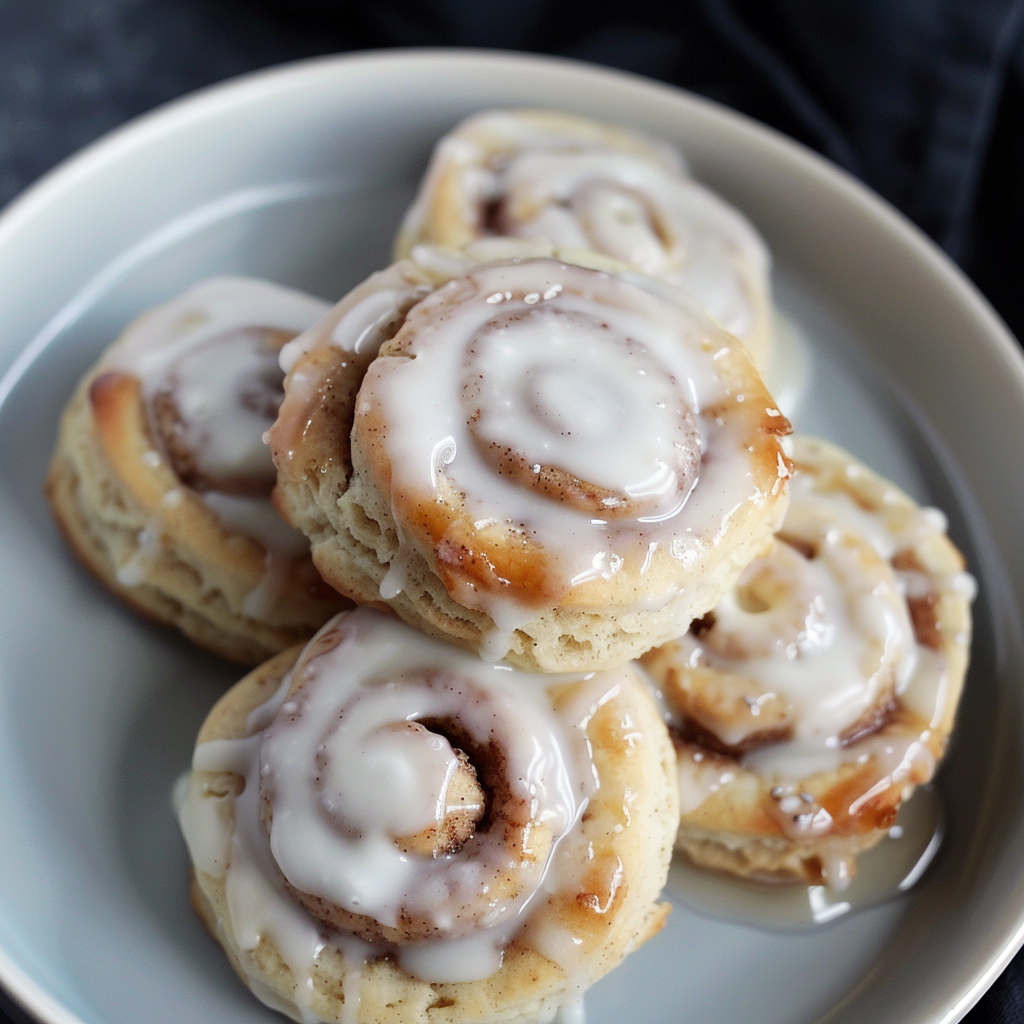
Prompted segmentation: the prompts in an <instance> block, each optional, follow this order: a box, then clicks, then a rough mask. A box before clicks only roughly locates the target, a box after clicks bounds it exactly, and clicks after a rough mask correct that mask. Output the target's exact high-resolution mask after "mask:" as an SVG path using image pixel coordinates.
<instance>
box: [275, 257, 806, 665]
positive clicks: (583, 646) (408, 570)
mask: <svg viewBox="0 0 1024 1024" xmlns="http://www.w3.org/2000/svg"><path fill="white" fill-rule="evenodd" d="M517 251H518V252H520V255H516V253H517ZM542 251H547V252H548V253H549V255H548V256H547V257H544V256H543V255H538V253H539V252H542ZM501 252H502V253H503V254H504V255H505V257H506V258H505V259H502V260H497V261H490V262H488V261H486V260H485V259H484V256H485V255H486V256H488V257H492V256H494V255H495V254H496V249H495V246H486V247H484V248H483V249H477V250H474V251H471V252H466V253H461V254H453V253H446V252H440V251H438V250H427V249H426V247H420V248H418V249H417V250H416V252H415V253H414V256H413V258H411V259H410V260H407V261H404V262H403V263H400V264H396V265H395V266H394V267H392V268H391V269H390V270H389V271H386V272H384V273H383V274H381V275H376V276H375V278H372V279H371V280H370V281H368V282H367V283H366V284H365V285H364V286H361V288H360V289H357V290H356V292H355V293H354V294H353V296H351V297H349V298H346V299H345V300H343V301H342V303H340V304H339V306H338V307H337V309H336V310H335V311H334V312H333V313H332V314H331V315H330V316H329V317H326V318H325V319H324V321H322V322H321V324H320V325H319V327H318V330H317V332H311V333H310V334H308V335H306V336H305V338H304V339H300V342H301V344H299V343H297V348H296V350H295V359H294V362H292V363H291V366H292V369H291V370H290V373H289V376H288V378H287V379H286V382H285V400H284V402H283V403H282V407H281V414H280V416H279V418H278V421H277V423H275V425H274V427H273V428H272V429H271V432H270V438H271V446H272V449H273V451H274V457H275V461H276V464H277V467H278V495H279V502H280V504H281V505H283V506H286V507H287V508H288V509H289V510H290V512H289V516H290V519H291V521H292V522H294V523H296V524H298V525H300V526H301V527H302V529H303V530H305V531H306V532H307V534H308V535H309V536H310V538H311V541H312V543H313V557H314V560H315V562H316V564H317V566H318V568H319V569H320V571H321V573H322V574H323V575H324V578H325V579H327V580H328V581H329V582H330V583H331V585H332V586H334V587H335V588H337V589H338V590H339V591H340V592H342V593H344V594H346V595H347V596H349V597H351V598H352V599H353V600H355V601H357V602H359V603H361V604H373V605H375V606H378V607H379V606H382V605H387V606H389V607H391V608H392V609H393V610H394V611H396V612H397V613H398V614H399V615H400V616H401V617H402V618H404V619H405V620H406V621H407V622H410V623H412V624H414V625H416V626H417V627H418V628H420V629H423V630H424V631H426V632H428V633H430V634H432V635H435V636H443V637H446V638H448V639H450V640H452V641H453V642H455V643H458V644H460V645H463V646H466V647H468V648H470V649H473V650H476V651H478V652H480V653H481V654H483V655H484V656H485V657H489V658H493V659H498V658H501V657H505V658H507V659H508V660H510V661H511V662H512V663H513V664H516V665H518V666H520V667H523V668H527V669H531V670H532V669H541V670H543V671H561V670H569V671H575V670H580V669H587V668H603V667H608V666H610V665H614V664H621V663H622V662H623V661H625V660H628V659H629V658H631V657H634V656H636V655H638V654H639V653H641V652H643V651H644V650H646V649H648V648H649V647H651V646H652V645H653V644H656V643H659V642H662V641H664V640H667V639H669V638H670V637H671V636H673V635H678V633H679V632H680V631H681V630H682V629H683V628H684V627H685V625H686V624H687V623H688V622H689V621H690V619H692V618H693V617H695V616H697V615H700V614H702V613H703V612H705V611H707V609H708V608H710V607H711V606H712V605H713V604H714V602H715V601H716V600H717V599H718V597H719V596H720V595H721V594H722V593H723V591H724V590H726V589H727V588H728V587H729V586H730V585H731V584H732V582H733V581H734V580H735V578H736V576H737V575H738V573H739V572H740V571H741V569H742V567H743V566H744V565H745V564H746V562H748V561H749V560H750V559H751V558H752V557H753V556H754V555H755V554H756V553H757V552H759V551H760V550H761V549H762V548H763V547H764V545H765V544H766V543H767V542H768V540H769V538H770V536H771V534H772V532H773V531H774V529H775V528H776V527H777V525H778V523H779V521H780V520H781V516H782V514H783V513H784V510H785V505H786V481H787V477H788V474H789V463H788V460H787V458H786V456H785V454H784V452H783V450H782V447H781V445H780V441H779V438H780V436H782V435H784V434H786V433H787V432H788V430H789V424H788V422H787V421H786V419H785V417H784V416H782V414H781V413H780V412H779V410H778V409H777V407H776V406H775V403H774V401H773V399H772V398H771V396H770V395H769V394H768V392H767V390H766V389H765V387H764V384H763V382H762V381H761V379H760V377H759V376H758V374H757V372H756V370H755V369H754V367H753V365H752V364H751V362H750V360H749V357H748V356H747V354H746V352H745V351H744V350H743V348H742V346H740V345H737V344H736V342H735V339H733V338H731V337H730V336H729V335H727V334H725V333H724V332H722V331H721V330H720V329H719V328H718V327H717V326H716V325H715V324H714V323H713V322H712V321H711V320H709V319H708V318H707V317H706V316H705V315H704V314H703V313H701V312H700V311H699V310H696V309H695V308H693V307H692V306H691V305H690V304H688V303H687V302H686V301H684V300H683V299H681V298H680V297H679V296H678V295H676V294H675V293H671V294H667V293H665V292H664V288H663V286H661V285H660V284H658V283H656V282H655V283H654V284H653V285H652V282H650V281H649V280H647V279H641V278H639V277H637V275H635V274H632V273H631V272H628V271H621V267H620V268H618V271H617V272H615V273H612V272H610V271H609V270H599V269H595V268H594V267H591V266H587V267H584V266H579V265H577V264H574V263H570V262H567V261H565V260H564V259H561V258H553V257H558V255H559V254H558V253H557V252H556V251H555V250H553V249H551V247H550V246H547V247H546V249H545V245H544V244H538V243H528V244H527V245H526V247H525V248H523V247H521V246H520V247H519V248H518V250H517V246H516V244H513V243H510V242H508V241H505V240H502V244H501ZM509 257H510V258H509ZM403 283H404V287H402V285H403ZM388 309H390V310H391V311H392V312H391V313H389V312H388ZM382 310H383V312H382ZM381 325H385V328H384V329H381ZM368 338H369V339H371V340H369V341H368ZM286 358H290V355H289V353H288V352H287V351H286ZM339 392H340V393H341V394H343V395H345V396H348V397H347V398H346V400H345V401H344V402H343V403H341V404H339V403H338V402H337V401H335V399H334V397H333V396H334V395H335V394H337V393H339Z"/></svg>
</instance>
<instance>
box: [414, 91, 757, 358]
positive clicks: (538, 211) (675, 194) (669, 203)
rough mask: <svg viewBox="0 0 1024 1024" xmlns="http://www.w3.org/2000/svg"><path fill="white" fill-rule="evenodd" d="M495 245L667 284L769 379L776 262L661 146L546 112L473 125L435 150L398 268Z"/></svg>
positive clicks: (475, 119) (742, 221)
mask: <svg viewBox="0 0 1024 1024" xmlns="http://www.w3.org/2000/svg"><path fill="white" fill-rule="evenodd" d="M490 235H511V236H517V237H525V238H543V239H546V240H548V241H550V242H551V243H552V244H554V245H557V246H559V247H560V248H561V249H563V250H567V249H578V250H593V251H595V252H598V253H603V254H604V255H606V256H610V257H612V258H613V259H615V260H618V261H621V262H622V263H625V264H628V265H630V266H632V267H633V268H634V269H636V270H639V271H641V272H643V273H645V274H648V275H650V276H652V277H657V278H661V279H663V280H665V281H668V282H670V283H671V284H672V285H674V286H677V287H679V288H682V289H683V290H684V291H686V293H687V294H688V295H690V296H691V297H692V298H693V299H694V300H695V301H696V302H697V303H698V304H699V305H701V306H702V307H703V308H704V309H705V310H706V311H707V312H708V313H710V314H711V315H712V316H713V317H714V318H715V319H716V320H718V322H719V323H721V324H722V326H723V327H725V328H726V330H728V331H730V332H731V333H732V334H735V335H736V336H737V337H739V338H740V339H741V340H742V341H743V342H744V344H746V345H747V347H748V348H749V349H750V352H751V354H752V355H753V357H754V361H755V362H756V363H757V364H758V366H759V367H760V368H761V369H762V370H765V369H767V367H768V364H769V362H770V359H771V353H772V348H773V329H772V303H771V291H770V284H769V270H770V259H769V255H768V250H767V248H766V246H765V244H764V242H763V241H762V239H761V237H760V235H758V233H757V231H756V230H755V229H754V227H753V226H752V225H751V224H750V222H749V221H748V220H747V219H746V218H745V217H744V216H743V215H742V214H741V213H740V212H739V211H738V210H736V209H735V208H734V207H732V206H730V205H729V204H728V203H726V202H725V201H724V200H723V199H722V198H721V197H720V196H718V195H716V194H715V193H714V192H711V191H710V190H709V189H707V188H705V187H704V186H703V185H700V184H698V183H697V182H696V181H694V180H693V179H692V178H690V177H689V176H688V175H687V173H686V166H685V163H684V161H683V160H682V158H681V157H680V155H679V153H678V152H677V151H676V150H674V149H673V148H672V147H670V146H668V145H667V144H665V143H660V142H657V141H654V140H649V139H646V138H643V137H641V136H638V135H634V134H633V133H631V132H627V131H625V130H623V129H621V128H616V127H613V126H611V125H605V124H601V123H599V122H596V121H590V120H586V119H584V118H581V117H575V116H572V115H569V114H564V113H559V112H556V111H550V110H492V111H486V112H484V113H480V114H475V115H473V116H472V117H470V118H467V119H466V120H465V121H463V122H462V123H461V124H460V125H458V126H457V127H456V128H455V129H454V130H453V131H452V132H451V133H450V134H449V135H447V136H445V137H444V138H443V139H442V140H441V141H440V142H439V143H438V144H437V147H436V149H435V151H434V155H433V159H432V160H431V163H430V166H429V168H428V169H427V173H426V177H425V179H424V182H423V185H422V186H421V189H420V193H419V196H418V197H417V199H416V201H415V203H414V204H413V206H412V207H411V208H410V210H409V211H408V213H407V214H406V217H405V220H404V222H403V224H402V227H401V230H400V232H399V235H398V239H397V242H396V245H395V253H396V258H399V259H400V258H403V257H405V256H408V255H409V253H410V251H411V250H412V247H413V246H414V245H417V244H419V243H422V242H428V243H432V244H437V245H445V246H450V247H453V248H460V247H462V246H465V245H467V244H469V243H471V242H472V241H474V240H476V239H478V238H481V237H486V236H490Z"/></svg>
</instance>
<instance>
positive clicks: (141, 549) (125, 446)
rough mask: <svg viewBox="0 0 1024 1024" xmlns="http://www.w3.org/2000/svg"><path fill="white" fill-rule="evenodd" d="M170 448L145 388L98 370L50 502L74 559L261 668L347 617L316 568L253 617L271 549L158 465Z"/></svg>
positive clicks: (54, 469) (305, 569)
mask: <svg viewBox="0 0 1024 1024" xmlns="http://www.w3.org/2000/svg"><path fill="white" fill-rule="evenodd" d="M158 448H159V446H158V444H157V443H156V442H155V440H154V438H153V436H152V432H151V428H150V424H149V420H148V418H147V416H146V412H145V408H144V405H143V400H142V397H141V385H140V382H139V380H138V379H137V378H136V377H134V376H132V375H131V374H129V373H126V372H123V371H113V370H109V369H107V368H105V366H104V365H103V364H102V363H101V364H98V365H97V366H96V367H93V368H92V369H91V370H90V371H89V372H88V373H87V374H86V375H85V377H84V378H83V380H82V381H81V382H80V384H79V386H78V388H77V389H76V391H75V393H74V395H73V396H72V398H71V400H70V402H69V403H68V406H67V408H66V409H65V411H64V414H63V416H62V419H61V425H60V431H59V435H58V441H57V447H56V450H55V452H54V455H53V459H52V461H51V465H50V469H49V472H48V475H47V483H46V492H47V496H48V498H49V501H50V506H51V509H52V511H53V514H54V517H55V519H56V520H57V523H58V525H59V527H60V529H61V531H62V533H63V534H64V536H65V537H66V538H67V539H68V542H69V544H70V546H71V548H72V550H73V551H74V552H75V554H76V555H77V556H78V558H79V559H80V560H81V561H82V563H83V564H84V565H85V566H86V567H87V568H88V569H89V570H90V571H91V572H92V573H93V574H94V575H95V576H96V577H97V579H99V580H100V582H102V583H103V584H104V585H105V586H107V587H108V588H109V589H110V590H111V591H112V592H113V593H115V594H116V595H117V596H118V597H120V598H121V599H122V600H124V601H126V602H127V603H128V604H129V605H131V606H132V607H133V608H134V609H136V610H137V611H140V612H141V613H142V614H144V615H146V616H147V617H149V618H151V619H153V620H154V621H156V622H159V623H163V624H166V625H173V626H176V627H177V628H178V629H180V630H181V631H182V632H183V633H184V634H185V635H186V636H188V637H189V639H191V640H193V641H194V642H195V643H197V644H199V645H200V646H202V647H205V648H206V649H207V650H211V651H213V652H214V653H216V654H219V655H221V656H223V657H226V658H229V659H231V660H233V661H237V662H240V663H242V664H250V665H251V664H254V663H259V662H260V661H262V660H264V659H265V658H267V657H269V656H270V655H272V654H275V653H277V652H278V651H280V650H281V649H283V648H285V647H288V646H290V645H292V644H294V643H295V642H296V641H298V640H301V639H303V638H305V637H308V636H309V635H310V634H311V633H312V632H313V631H314V630H315V629H316V628H317V627H318V626H319V625H320V624H321V623H322V622H323V621H324V620H325V619H327V618H329V617H330V615H331V614H333V613H334V612H335V611H337V610H338V609H339V608H340V607H343V606H344V602H343V601H342V600H341V598H339V597H338V596H337V595H336V594H335V593H334V592H333V591H332V590H331V589H330V588H329V587H327V586H326V585H325V584H324V583H323V581H322V580H321V578H320V577H319V575H318V574H317V573H316V570H315V569H314V567H313V565H312V562H311V560H310V559H309V558H308V557H306V558H300V559H299V560H297V561H295V562H294V563H292V564H291V565H290V567H287V568H286V570H285V571H284V573H283V574H282V579H281V589H280V591H279V593H278V595H277V597H276V598H275V599H274V600H272V601H271V602H269V607H263V608H260V609H259V612H253V613H249V612H247V611H246V610H245V608H246V598H247V597H248V596H249V595H250V594H252V593H253V591H255V590H256V589H257V588H258V587H259V586H260V584H261V582H262V581H263V580H264V577H265V575H266V572H267V552H266V549H265V548H264V547H263V545H262V544H261V543H260V542H259V541H257V540H254V539H253V538H251V537H249V536H246V535H243V534H241V533H236V532H232V531H230V530H228V529H226V528H225V527H224V526H223V525H222V523H221V522H220V520H219V519H218V517H217V516H216V514H215V513H214V512H213V510H212V509H211V508H210V507H208V506H207V505H206V504H204V502H203V501H202V499H201V498H200V496H199V494H198V493H197V492H195V491H193V490H191V489H190V488H188V487H186V486H184V485H183V484H182V483H181V481H180V480H179V479H178V477H177V476H176V475H175V473H174V471H173V470H172V468H171V466H170V463H169V461H168V460H167V459H163V458H161V459H155V458H153V456H154V453H155V452H156V451H157V450H158ZM147 531H148V533H149V534H152V536H149V535H147ZM133 566H134V567H136V568H137V569H138V572H133V571H132V567H133Z"/></svg>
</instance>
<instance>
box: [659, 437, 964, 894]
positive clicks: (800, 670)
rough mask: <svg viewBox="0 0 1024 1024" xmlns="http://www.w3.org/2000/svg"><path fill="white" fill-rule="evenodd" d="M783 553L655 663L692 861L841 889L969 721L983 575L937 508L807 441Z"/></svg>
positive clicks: (799, 442) (746, 578)
mask: <svg viewBox="0 0 1024 1024" xmlns="http://www.w3.org/2000/svg"><path fill="white" fill-rule="evenodd" d="M793 462H794V466H795V470H794V476H793V480H792V482H791V487H790V490H791V504H790V508H789V512H788V514H787V516H786V520H785V522H784V523H783V526H782V529H781V531H780V532H779V535H778V538H777V540H776V542H775V545H774V546H773V548H772V550H771V551H770V552H769V553H768V554H766V555H765V556H764V557H763V558H760V559H757V560H755V562H754V563H753V564H752V565H751V566H750V567H749V568H748V569H747V570H746V571H745V572H744V574H743V575H742V576H741V577H740V579H739V581H738V583H737V585H736V587H735V588H734V589H733V591H732V592H731V593H730V594H729V595H727V596H726V598H724V599H723V601H721V602H720V603H719V605H718V607H717V608H716V609H715V610H714V611H712V612H711V613H710V614H709V615H708V616H706V617H704V618H703V619H702V620H700V621H698V622H696V623H694V625H693V627H691V630H690V632H689V633H688V634H687V635H686V636H684V637H681V638H679V639H678V640H676V641H673V642H672V643H669V644H666V645H664V646H662V647H661V648H659V649H658V650H655V651H652V652H650V653H649V654H647V655H645V657H644V658H643V664H644V666H645V667H646V669H647V670H648V672H650V673H651V675H652V677H653V679H654V681H655V683H656V685H657V686H658V688H659V689H660V690H661V692H662V694H663V696H664V700H665V703H666V707H667V709H668V712H669V716H670V719H671V721H672V723H673V727H674V735H675V742H676V748H677V754H678V759H679V776H680V789H681V796H680V807H681V811H682V813H681V819H680V829H679V834H678V837H677V839H676V845H677V846H678V847H679V848H680V849H681V850H684V851H685V852H686V853H687V854H688V855H689V856H690V857H691V859H692V860H694V861H695V862H696V863H698V864H702V865H705V866H708V867H712V868H718V869H722V870H725V871H730V872H734V873H736V874H739V875H745V876H752V877H758V878H774V879H779V878H784V879H799V880H803V881H807V882H812V883H821V882H822V881H825V882H828V883H829V884H830V885H833V886H836V887H839V888H841V887H842V886H843V885H844V884H845V882H846V881H847V880H848V879H849V878H850V877H851V875H852V874H853V871H854V869H855V857H856V855H857V853H858V852H860V851H861V850H864V849H866V848H868V847H870V846H872V845H874V844H875V843H876V842H877V841H878V840H879V839H880V838H881V837H882V836H883V835H885V834H886V831H887V830H888V829H889V828H890V827H891V826H892V825H893V823H894V821H895V818H896V813H897V811H898V809H899V807H900V804H901V803H902V802H903V801H904V800H906V799H907V798H908V797H909V796H910V794H911V793H912V791H913V790H914V788H915V787H916V786H919V785H922V784H923V783H926V782H928V781H929V780H930V779H931V778H932V776H933V774H934V772H935V770H936V768H937V766H938V763H939V760H940V759H941V757H942V755H943V752H944V750H945V747H946V742H947V739H948V737H949V734H950V730H951V729H952V727H953V719H954V716H955V714H956V707H957V703H958V701H959V698H960V692H961V689H962V687H963V681H964V675H965V673H966V668H967V656H968V648H969V644H970V633H971V618H970V600H971V597H972V596H973V593H974V581H973V579H972V578H971V577H970V576H969V575H968V574H967V573H966V572H964V564H963V559H962V557H961V555H960V553H959V552H958V551H957V549H956V548H955V547H954V546H953V544H952V543H951V542H950V541H949V539H948V538H947V537H946V534H945V519H944V517H943V516H942V513H940V512H939V511H938V510H937V509H921V508H919V507H918V506H917V504H916V503H915V502H913V501H912V500H911V499H910V498H909V497H907V495H905V494H904V493H902V492H901V491H899V490H898V489H897V488H896V487H895V486H894V485H892V484H891V483H889V482H888V481H886V480H884V479H883V478H882V477H880V476H878V475H877V474H876V473H874V472H872V471H871V470H870V469H868V468H867V467H866V466H864V465H863V464H862V463H860V462H858V461H857V460H856V459H854V458H853V457H852V456H850V455H848V454H847V453H846V452H844V451H842V450H841V449H839V448H837V447H835V446H833V445H830V444H828V443H826V442H824V441H819V440H816V439H813V438H808V437H795V438H794V439H793Z"/></svg>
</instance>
